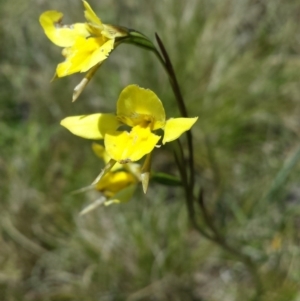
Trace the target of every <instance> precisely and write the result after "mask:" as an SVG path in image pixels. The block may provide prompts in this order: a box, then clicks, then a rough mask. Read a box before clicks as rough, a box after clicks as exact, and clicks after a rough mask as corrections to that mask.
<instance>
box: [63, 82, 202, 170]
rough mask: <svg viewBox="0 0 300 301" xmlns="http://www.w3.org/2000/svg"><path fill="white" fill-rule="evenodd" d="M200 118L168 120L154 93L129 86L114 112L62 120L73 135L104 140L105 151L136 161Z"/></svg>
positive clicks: (118, 157)
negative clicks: (160, 142)
mask: <svg viewBox="0 0 300 301" xmlns="http://www.w3.org/2000/svg"><path fill="white" fill-rule="evenodd" d="M197 119H198V117H194V118H171V119H169V120H166V115H165V110H164V107H163V105H162V103H161V101H160V99H159V98H158V97H157V96H156V94H155V93H154V92H152V91H151V90H148V89H143V88H140V87H138V86H136V85H129V86H127V87H126V88H124V89H123V91H122V92H121V94H120V96H119V99H118V102H117V112H116V115H114V114H101V113H98V114H92V115H82V116H72V117H67V118H65V119H63V120H62V121H61V125H62V126H64V127H66V128H67V129H68V130H69V131H70V132H72V133H73V134H75V135H77V136H80V137H83V138H87V139H104V145H105V149H106V152H107V154H108V156H109V157H110V158H112V159H113V160H115V161H117V162H119V163H120V164H124V163H129V162H135V161H138V160H140V159H141V158H142V157H144V156H145V155H148V154H150V153H151V152H152V150H153V149H154V148H155V146H156V145H157V143H158V142H159V140H160V139H161V136H160V135H158V134H157V133H156V131H157V130H159V129H162V130H163V131H164V136H163V139H162V144H165V143H167V142H170V141H173V140H175V139H177V138H179V137H180V136H181V134H183V133H184V132H186V131H188V130H190V129H191V127H192V126H193V125H194V123H195V122H196V121H197Z"/></svg>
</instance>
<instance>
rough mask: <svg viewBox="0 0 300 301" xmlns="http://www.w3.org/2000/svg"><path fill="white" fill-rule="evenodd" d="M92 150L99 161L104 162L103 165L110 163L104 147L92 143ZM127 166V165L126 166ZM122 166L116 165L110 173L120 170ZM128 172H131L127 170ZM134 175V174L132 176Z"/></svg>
mask: <svg viewBox="0 0 300 301" xmlns="http://www.w3.org/2000/svg"><path fill="white" fill-rule="evenodd" d="M92 149H93V151H94V153H95V155H96V156H98V157H99V158H100V159H102V160H103V161H104V163H105V164H107V163H108V162H109V161H110V157H109V155H108V154H107V152H106V150H105V148H104V146H102V145H101V144H99V143H96V142H93V144H92ZM126 165H128V164H126ZM122 168H123V165H121V164H120V163H116V164H115V165H114V166H113V167H112V168H111V171H116V170H119V169H122ZM128 172H131V170H128ZM131 174H134V173H133V172H131ZM134 175H135V174H134Z"/></svg>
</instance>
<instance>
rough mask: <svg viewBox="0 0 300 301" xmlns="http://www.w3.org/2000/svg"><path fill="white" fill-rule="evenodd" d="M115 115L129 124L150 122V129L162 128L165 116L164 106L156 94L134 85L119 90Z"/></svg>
mask: <svg viewBox="0 0 300 301" xmlns="http://www.w3.org/2000/svg"><path fill="white" fill-rule="evenodd" d="M117 116H118V118H119V119H120V120H121V121H122V122H123V123H125V124H127V125H129V126H135V125H138V124H145V122H148V123H149V124H150V123H152V126H153V127H152V130H156V129H159V128H162V127H163V126H164V123H165V118H166V115H165V110H164V107H163V105H162V103H161V101H160V100H159V98H158V97H157V96H156V94H155V93H154V92H152V91H151V90H148V89H143V88H140V87H138V86H136V85H129V86H127V87H126V88H125V89H123V91H122V92H121V94H120V96H119V99H118V103H117Z"/></svg>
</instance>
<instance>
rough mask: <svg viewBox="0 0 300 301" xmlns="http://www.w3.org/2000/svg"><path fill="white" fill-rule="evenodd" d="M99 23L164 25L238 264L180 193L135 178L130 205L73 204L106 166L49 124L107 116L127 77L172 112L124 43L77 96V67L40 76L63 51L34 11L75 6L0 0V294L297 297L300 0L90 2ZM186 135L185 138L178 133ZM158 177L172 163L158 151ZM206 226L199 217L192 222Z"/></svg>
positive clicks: (150, 31)
mask: <svg viewBox="0 0 300 301" xmlns="http://www.w3.org/2000/svg"><path fill="white" fill-rule="evenodd" d="M90 4H91V5H92V7H93V8H94V9H95V11H96V12H97V14H98V15H99V16H100V17H101V18H102V20H103V22H104V23H109V24H117V25H123V26H126V27H129V28H133V29H136V30H138V31H141V32H142V33H144V34H145V35H147V36H148V37H150V38H151V39H153V40H154V33H155V32H158V33H159V35H160V36H161V38H162V40H163V41H164V43H165V46H166V48H167V49H168V51H169V54H170V57H171V59H172V60H173V63H174V67H175V70H176V71H177V75H178V79H179V82H180V85H181V88H182V91H183V95H184V97H185V100H186V104H187V106H188V110H189V112H190V114H191V115H192V116H199V120H198V122H197V123H196V125H195V127H194V129H193V134H194V139H195V154H196V169H197V183H198V184H197V185H198V187H200V185H201V186H202V187H203V188H204V198H205V203H206V205H207V207H208V208H209V211H210V214H211V216H212V219H213V221H214V223H215V225H216V226H217V227H218V229H220V231H221V232H222V234H223V235H224V236H225V237H226V238H227V240H228V242H229V243H230V244H231V245H233V246H234V247H235V248H236V249H238V250H239V251H242V252H243V253H245V254H247V255H248V256H250V257H251V258H252V259H253V261H254V262H255V265H256V267H257V270H258V272H259V277H260V279H261V282H262V284H263V292H262V293H261V294H260V295H259V296H256V297H254V296H255V290H256V288H255V285H254V282H253V279H252V278H251V275H250V274H249V271H248V270H247V267H245V265H244V264H243V263H241V262H240V261H239V259H238V258H235V257H234V256H233V255H232V254H230V253H228V252H226V251H224V250H222V248H220V247H219V246H216V245H215V244H214V243H212V242H210V241H207V240H206V239H205V238H203V237H201V236H200V235H199V234H198V233H197V232H195V231H194V230H193V229H192V228H191V227H190V225H189V223H188V220H187V214H186V208H185V204H184V199H183V196H182V191H181V190H180V188H168V187H161V186H158V185H157V184H155V183H151V184H150V188H149V191H148V193H147V195H146V196H144V195H143V193H142V191H141V187H139V189H138V191H137V193H136V195H135V198H134V199H133V200H132V201H131V202H129V203H128V204H124V205H119V206H111V207H107V208H98V209H97V210H95V211H93V212H91V213H90V214H88V215H86V216H83V217H80V216H79V212H80V211H81V210H82V208H83V207H84V206H86V205H87V204H88V203H89V202H91V201H92V200H94V199H95V198H96V197H97V196H96V195H95V193H93V192H89V193H85V194H80V195H75V196H74V195H70V194H69V192H70V191H73V190H75V189H78V188H80V187H83V186H85V185H87V184H89V183H90V182H91V181H92V180H93V179H94V178H95V177H96V175H97V174H98V173H99V171H100V169H101V167H102V165H101V162H100V161H99V159H98V158H96V157H95V155H94V154H93V153H92V150H91V142H90V141H87V140H84V139H80V138H78V137H75V136H73V135H71V134H70V133H69V132H67V131H66V130H65V129H64V128H62V127H61V126H60V125H59V121H60V120H61V119H62V118H64V117H66V116H69V115H76V114H85V113H93V112H101V111H102V112H104V111H105V112H111V111H114V108H115V103H116V100H117V97H118V95H119V93H120V91H121V90H122V89H123V87H124V86H126V85H128V84H132V83H135V84H138V85H140V86H142V87H145V88H150V89H152V90H154V91H155V92H156V94H157V95H158V96H159V97H160V98H161V100H162V101H163V102H164V105H165V108H166V112H167V115H168V116H178V110H177V109H176V106H175V101H174V98H173V94H172V91H171V89H170V86H169V84H168V80H167V77H166V75H165V73H164V72H163V69H162V68H161V66H160V65H159V64H158V63H157V62H156V60H155V57H154V55H153V54H151V53H148V52H147V51H145V50H143V49H139V48H136V47H134V46H132V45H121V46H120V47H119V48H118V49H117V50H116V51H114V52H113V53H112V55H111V56H110V57H109V59H108V60H107V61H106V62H105V63H104V65H103V66H102V67H101V68H100V69H99V71H98V72H97V74H96V76H95V78H94V79H93V80H92V81H91V83H90V84H89V85H88V86H87V88H86V89H85V91H84V92H83V94H82V95H81V97H80V98H79V100H78V101H77V102H76V103H74V104H72V103H71V95H72V91H73V88H74V87H75V85H76V84H77V83H78V82H79V81H80V79H81V78H82V75H81V74H76V75H73V76H70V77H66V78H63V79H59V80H56V81H54V82H52V83H50V80H51V78H52V76H53V74H54V70H55V67H56V65H57V63H59V62H60V61H62V56H61V54H60V52H61V50H60V49H59V48H58V47H56V46H55V45H53V44H52V43H51V42H50V41H49V40H48V39H47V38H46V36H45V35H44V33H43V30H42V29H41V27H40V25H39V22H38V18H39V15H40V14H41V13H42V12H43V11H45V10H52V9H54V10H59V11H62V12H64V14H65V17H64V21H65V23H66V24H70V23H73V22H83V21H84V18H83V9H82V3H81V1H80V0H76V1H75V0H72V1H71V0H65V1H58V0H53V1H45V0H32V1H29V0H25V1H21V0H14V1H5V0H1V1H0V41H1V46H0V154H1V155H0V199H1V201H0V210H1V217H0V233H1V235H0V300H3V301H13V300H25V301H38V300H45V301H46V300H47V301H48V300H49V301H50V300H51V301H54V300H55V301H63V300H64V301H65V300H75V301H76V300H81V301H94V300H105V301H108V300H129V301H135V300H149V301H150V300H152V301H153V300H154V301H156V300H157V301H163V300H172V301H173V300H175V301H177V300H199V301H200V300H205V301H214V300H222V301H227V300H228V301H229V300H270V301H277V300H278V301H284V300H286V301H290V300H298V301H299V300H300V285H299V283H300V249H299V240H300V235H299V230H300V185H299V183H300V164H299V159H300V140H299V134H300V118H299V116H300V30H299V28H300V22H299V16H300V1H298V0H289V1H284V0H272V1H267V0H265V1H263V0H186V1H179V0H177V1H176V0H161V1H143V0H140V1H134V0H124V1H117V0H101V1H94V0H90ZM183 143H184V139H183ZM153 161H154V162H153V168H154V169H155V170H157V171H172V172H173V174H174V175H176V167H175V164H174V160H173V158H172V153H171V152H169V151H168V150H167V149H161V150H157V151H156V153H155V156H154V158H153ZM199 219H200V221H201V216H199Z"/></svg>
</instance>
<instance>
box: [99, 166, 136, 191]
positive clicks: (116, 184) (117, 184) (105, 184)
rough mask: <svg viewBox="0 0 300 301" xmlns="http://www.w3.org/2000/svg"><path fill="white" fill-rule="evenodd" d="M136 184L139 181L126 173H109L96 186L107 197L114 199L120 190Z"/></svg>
mask: <svg viewBox="0 0 300 301" xmlns="http://www.w3.org/2000/svg"><path fill="white" fill-rule="evenodd" d="M136 182H137V179H136V178H135V177H134V176H133V175H132V174H130V173H128V172H126V171H116V172H109V173H107V174H106V175H105V176H104V177H103V178H102V179H101V180H100V181H99V182H98V183H97V184H96V189H97V190H99V191H101V192H102V193H103V194H104V195H105V196H107V197H112V196H114V195H115V194H116V193H117V192H119V191H120V190H122V189H124V188H125V187H127V186H129V185H130V184H133V183H136Z"/></svg>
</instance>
